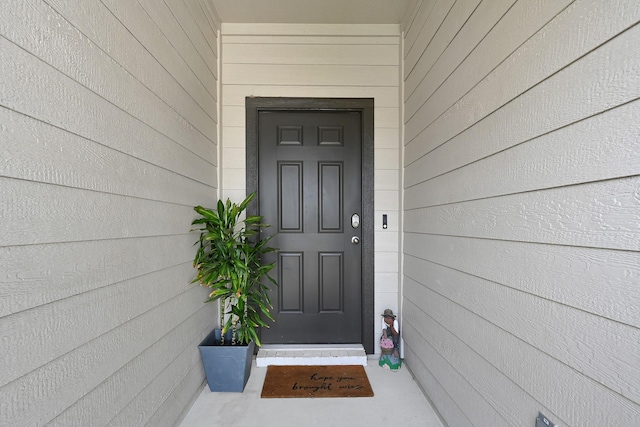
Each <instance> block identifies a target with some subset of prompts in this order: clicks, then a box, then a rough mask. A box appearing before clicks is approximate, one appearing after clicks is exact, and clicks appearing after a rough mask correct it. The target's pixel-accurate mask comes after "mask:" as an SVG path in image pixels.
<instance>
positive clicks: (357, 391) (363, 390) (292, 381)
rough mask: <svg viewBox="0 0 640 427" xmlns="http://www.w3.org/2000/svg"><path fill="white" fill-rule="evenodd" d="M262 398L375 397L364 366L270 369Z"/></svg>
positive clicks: (284, 367)
mask: <svg viewBox="0 0 640 427" xmlns="http://www.w3.org/2000/svg"><path fill="white" fill-rule="evenodd" d="M260 396H261V397H263V398H272V397H372V396H373V390H372V389H371V384H369V379H368V378H367V374H366V372H365V371H364V367H363V366H362V365H332V366H276V365H272V366H268V367H267V375H266V377H265V379H264V385H263V386H262V394H261V395H260Z"/></svg>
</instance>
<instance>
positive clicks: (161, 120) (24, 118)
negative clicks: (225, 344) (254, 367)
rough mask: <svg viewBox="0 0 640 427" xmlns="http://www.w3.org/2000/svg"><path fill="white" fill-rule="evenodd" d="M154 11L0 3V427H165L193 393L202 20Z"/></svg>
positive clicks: (182, 7) (199, 7) (211, 114)
mask: <svg viewBox="0 0 640 427" xmlns="http://www.w3.org/2000/svg"><path fill="white" fill-rule="evenodd" d="M187 3H188V4H187ZM157 6H158V5H154V4H152V3H151V2H125V3H123V2H115V1H104V2H84V1H80V0H72V1H66V2H53V1H42V0H28V1H13V0H11V1H10V2H9V3H8V4H7V5H3V14H2V16H1V17H0V35H1V36H2V37H0V74H2V76H3V84H2V85H0V159H1V160H0V193H1V197H0V216H1V217H2V221H0V224H1V225H0V261H1V262H0V264H1V265H2V274H1V275H0V276H1V277H0V330H1V331H2V332H1V336H0V340H1V341H2V342H3V348H4V349H5V350H6V351H2V352H0V359H1V360H0V364H1V365H2V366H4V367H5V368H6V369H3V370H2V371H1V372H0V425H33V426H39V425H45V424H51V425H61V426H62V425H90V424H96V425H106V424H108V423H110V422H111V423H113V424H118V420H120V421H119V423H120V424H121V425H133V424H138V423H137V422H136V420H137V421H139V424H144V423H147V422H148V423H152V425H161V424H164V425H173V424H175V423H176V422H177V421H178V420H179V418H180V417H181V416H182V414H183V413H184V411H185V408H186V406H187V405H188V404H189V402H190V401H191V400H192V399H193V398H194V396H195V394H196V393H197V392H198V391H199V389H200V387H201V385H202V382H203V379H204V375H203V373H202V369H201V367H200V365H199V363H200V360H199V355H198V351H197V348H196V347H197V344H198V342H199V341H200V340H201V339H202V337H203V336H204V335H205V334H206V333H208V331H209V330H210V328H211V325H212V323H213V322H214V319H215V318H216V314H215V311H216V310H215V307H214V306H213V305H204V304H202V301H203V300H204V298H205V295H206V291H205V290H203V289H200V288H199V287H197V286H195V285H192V284H190V281H191V279H192V278H193V275H194V274H193V268H192V266H191V262H190V260H191V259H192V257H193V247H192V244H193V242H194V241H195V236H193V235H190V234H189V231H188V230H189V228H190V222H191V220H192V219H193V218H194V212H193V209H192V207H193V206H194V205H196V204H209V203H213V201H214V200H216V199H217V191H218V190H217V187H218V182H217V171H216V165H217V164H218V158H217V157H218V154H217V153H218V137H217V134H218V124H217V123H218V108H217V102H218V101H217V76H218V36H217V34H218V28H219V23H218V21H217V18H216V17H215V16H214V14H213V12H212V10H211V9H210V6H209V5H208V3H207V2H205V1H201V0H197V1H190V2H183V1H181V0H167V2H165V3H162V6H161V7H157ZM128 408H134V410H135V416H134V415H133V414H132V411H131V409H128ZM118 417H121V418H118ZM154 417H161V420H160V419H155V418H154Z"/></svg>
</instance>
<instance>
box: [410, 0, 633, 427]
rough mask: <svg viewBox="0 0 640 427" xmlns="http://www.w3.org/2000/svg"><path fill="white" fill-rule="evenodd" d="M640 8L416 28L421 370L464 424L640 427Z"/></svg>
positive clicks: (446, 3) (449, 13)
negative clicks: (541, 418) (540, 421)
mask: <svg viewBox="0 0 640 427" xmlns="http://www.w3.org/2000/svg"><path fill="white" fill-rule="evenodd" d="M639 19H640V3H638V2H637V1H635V0H629V1H622V0H616V1H606V2H605V1H588V0H584V1H574V2H572V1H568V0H562V1H561V0H545V1H542V0H536V1H533V0H520V1H515V0H485V1H480V0H457V1H454V0H438V1H435V0H424V1H420V2H418V4H417V6H416V9H415V10H414V13H413V14H412V16H411V19H408V20H407V21H406V26H405V27H404V31H405V33H404V34H405V36H404V60H405V62H404V85H405V86H404V110H405V111H404V125H405V129H404V131H405V138H404V147H405V148H404V152H405V155H404V157H403V160H404V191H405V193H404V201H405V202H404V203H405V208H404V235H403V238H404V244H403V252H404V279H403V281H404V282H403V286H404V295H403V296H404V298H403V335H404V343H405V356H406V359H407V361H408V364H409V366H410V367H411V369H412V371H413V372H414V373H415V374H416V375H417V378H418V380H419V382H420V384H421V385H422V386H423V387H424V389H425V390H426V392H427V394H428V395H429V396H430V397H431V399H432V400H433V402H434V403H435V405H436V406H437V408H438V410H439V411H440V413H441V414H442V416H443V418H444V419H445V420H446V421H447V423H448V424H449V425H451V426H456V427H459V426H471V425H474V426H489V425H491V426H532V425H533V424H534V419H535V417H536V415H537V413H538V411H542V412H543V413H545V414H546V415H547V416H549V417H550V418H551V419H552V421H554V422H556V423H559V424H560V425H563V426H596V425H606V426H611V427H613V426H619V427H622V426H627V427H628V426H637V425H640V312H639V311H638V307H639V306H640V197H639V194H640V143H639V141H640V128H639V127H638V123H640V100H639V97H640V47H639V46H640V45H639V44H638V40H640V25H638V20H639Z"/></svg>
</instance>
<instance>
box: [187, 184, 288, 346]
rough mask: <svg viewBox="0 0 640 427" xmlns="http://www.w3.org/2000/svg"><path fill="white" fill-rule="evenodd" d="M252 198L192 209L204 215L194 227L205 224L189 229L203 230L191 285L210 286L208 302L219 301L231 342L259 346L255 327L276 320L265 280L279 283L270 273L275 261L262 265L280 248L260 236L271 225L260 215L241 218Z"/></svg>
mask: <svg viewBox="0 0 640 427" xmlns="http://www.w3.org/2000/svg"><path fill="white" fill-rule="evenodd" d="M254 197H255V193H251V194H250V195H249V196H247V198H246V199H245V200H244V201H243V202H242V203H240V204H239V205H238V204H236V203H232V202H231V200H229V199H227V201H226V203H223V202H222V200H219V201H218V204H217V208H216V209H215V210H214V209H208V208H203V207H202V206H196V207H195V208H194V210H195V211H196V212H197V213H198V214H199V215H200V216H201V218H198V219H195V220H194V221H193V222H192V225H200V226H201V227H200V228H197V229H193V230H191V231H199V232H200V239H199V240H198V241H197V242H196V243H195V244H196V245H199V247H198V251H197V252H196V256H195V258H194V261H193V266H194V267H195V268H197V269H198V273H197V275H196V277H195V279H193V281H192V283H195V282H199V283H200V284H201V285H202V286H207V287H209V288H210V289H211V293H210V294H209V299H207V300H206V302H211V301H217V300H220V301H221V327H222V336H223V337H224V336H225V334H226V332H227V331H228V330H231V331H232V344H236V343H240V344H248V343H249V342H250V341H255V343H256V345H258V346H259V345H261V343H260V338H259V337H258V333H257V328H258V327H260V326H263V327H269V326H268V324H267V323H266V322H265V320H264V318H265V317H266V318H268V319H270V320H272V321H273V320H274V319H273V316H272V315H271V313H270V312H269V310H270V309H271V308H272V305H271V299H270V297H269V289H270V287H269V286H267V285H266V284H265V283H264V282H265V280H263V279H266V281H268V282H270V283H272V284H273V285H274V286H277V285H278V284H277V282H276V281H275V280H274V279H273V278H272V277H271V276H270V275H269V272H270V271H271V270H272V269H273V268H274V267H275V262H272V263H270V264H262V263H261V261H262V255H264V254H266V253H268V252H273V251H275V250H276V249H274V248H272V247H269V246H267V242H268V241H269V240H270V239H271V237H272V236H270V237H268V238H265V239H260V230H261V229H262V228H265V227H269V225H268V224H263V223H262V217H261V216H246V217H245V219H241V217H242V215H243V213H244V211H245V210H246V208H247V206H248V205H249V203H250V202H251V200H253V198H254ZM263 316H264V317H263ZM223 341H224V340H223Z"/></svg>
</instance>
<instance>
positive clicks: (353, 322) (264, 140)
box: [256, 109, 372, 344]
mask: <svg viewBox="0 0 640 427" xmlns="http://www.w3.org/2000/svg"><path fill="white" fill-rule="evenodd" d="M256 119H257V129H256V134H257V157H258V162H257V168H258V183H257V190H258V210H259V214H260V215H262V216H263V217H264V222H266V223H268V224H271V225H272V227H271V228H269V229H267V230H266V233H267V234H276V235H275V237H274V238H273V240H272V241H271V246H274V247H277V248H278V249H279V251H278V253H277V254H274V255H273V256H275V257H277V267H276V269H275V270H274V271H273V276H274V277H275V278H276V279H277V280H278V282H279V284H280V286H279V287H278V288H277V289H274V292H273V293H272V300H273V304H274V308H273V311H272V313H273V314H274V317H275V320H276V321H275V323H273V324H271V325H270V327H269V328H268V329H266V328H265V329H263V330H262V333H261V339H262V341H263V342H264V343H317V344H320V343H362V342H363V331H364V330H365V328H363V289H364V288H365V287H364V286H363V262H362V261H363V259H362V257H363V246H364V245H363V244H362V243H363V238H364V239H369V240H370V239H371V236H368V235H366V231H365V232H364V234H363V230H364V227H363V216H364V212H363V197H362V189H363V168H362V164H363V161H362V157H363V156H362V154H363V116H362V111H357V110H356V111H354V110H348V109H347V110H344V109H343V110H325V111H319V110H313V109H310V110H301V109H263V110H260V111H258V112H257V117H256ZM365 304H366V303H365ZM367 311H368V310H367ZM371 332H372V331H371Z"/></svg>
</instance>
